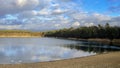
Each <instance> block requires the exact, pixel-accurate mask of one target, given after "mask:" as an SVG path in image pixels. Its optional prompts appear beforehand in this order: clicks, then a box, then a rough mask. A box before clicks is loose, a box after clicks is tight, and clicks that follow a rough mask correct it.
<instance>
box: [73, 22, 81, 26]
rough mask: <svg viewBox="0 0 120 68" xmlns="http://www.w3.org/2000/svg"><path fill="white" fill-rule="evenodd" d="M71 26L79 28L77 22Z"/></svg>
mask: <svg viewBox="0 0 120 68" xmlns="http://www.w3.org/2000/svg"><path fill="white" fill-rule="evenodd" d="M72 26H73V27H78V26H80V23H79V22H74V23H73V24H72Z"/></svg>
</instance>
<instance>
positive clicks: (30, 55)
mask: <svg viewBox="0 0 120 68" xmlns="http://www.w3.org/2000/svg"><path fill="white" fill-rule="evenodd" d="M118 50H120V47H117V46H110V45H103V44H101V43H95V42H88V41H75V40H67V39H56V38H0V64H17V63H33V62H44V61H53V60H61V59H70V58H76V57H84V56H91V55H96V54H98V53H105V52H109V51H118Z"/></svg>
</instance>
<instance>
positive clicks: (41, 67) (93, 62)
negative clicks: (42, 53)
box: [0, 52, 120, 68]
mask: <svg viewBox="0 0 120 68" xmlns="http://www.w3.org/2000/svg"><path fill="white" fill-rule="evenodd" d="M0 68H120V52H113V53H108V54H101V55H96V56H90V57H84V58H76V59H69V60H60V61H53V62H42V63H30V64H13V65H0Z"/></svg>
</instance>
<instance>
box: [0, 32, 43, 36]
mask: <svg viewBox="0 0 120 68" xmlns="http://www.w3.org/2000/svg"><path fill="white" fill-rule="evenodd" d="M2 36H3V37H4V36H7V37H9V36H10V37H11V36H41V37H42V36H44V34H43V32H32V31H27V30H0V37H2Z"/></svg>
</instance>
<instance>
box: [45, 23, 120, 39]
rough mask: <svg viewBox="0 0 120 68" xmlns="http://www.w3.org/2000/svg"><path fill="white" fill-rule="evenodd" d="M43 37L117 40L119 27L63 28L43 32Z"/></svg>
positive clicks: (119, 36) (107, 25)
mask: <svg viewBox="0 0 120 68" xmlns="http://www.w3.org/2000/svg"><path fill="white" fill-rule="evenodd" d="M45 36H48V37H64V38H83V39H88V38H107V39H110V40H112V39H119V38H120V27H119V26H110V25H109V24H108V23H106V25H104V26H102V25H100V24H99V25H98V26H89V27H78V28H73V27H71V28H68V29H67V28H65V29H60V30H53V31H48V32H45Z"/></svg>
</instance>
